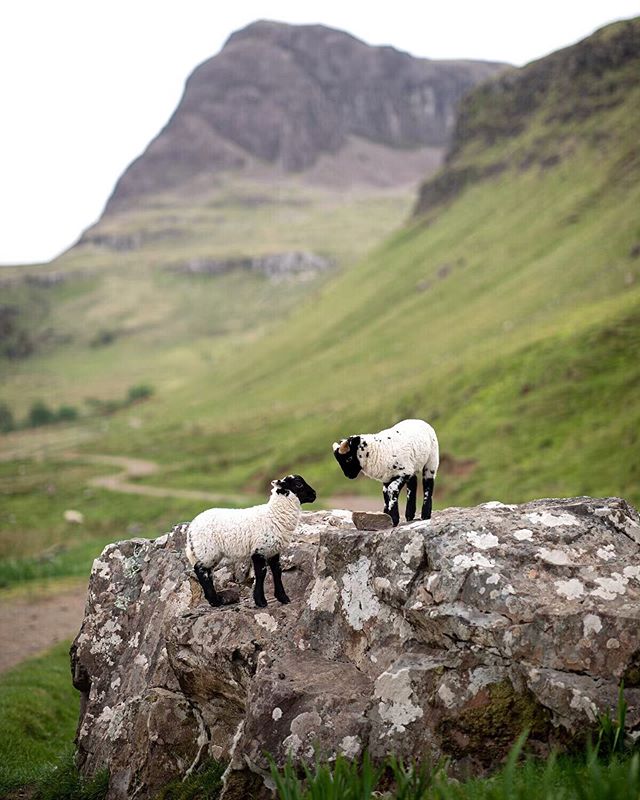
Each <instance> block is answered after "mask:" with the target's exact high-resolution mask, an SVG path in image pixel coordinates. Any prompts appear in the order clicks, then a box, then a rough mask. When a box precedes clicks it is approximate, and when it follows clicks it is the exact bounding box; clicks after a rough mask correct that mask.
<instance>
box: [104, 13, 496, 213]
mask: <svg viewBox="0 0 640 800" xmlns="http://www.w3.org/2000/svg"><path fill="white" fill-rule="evenodd" d="M502 66H503V65H500V64H495V63H490V62H482V61H442V62H438V61H430V60H428V59H421V58H414V57H412V56H410V55H409V54H408V53H402V52H400V51H398V50H395V49H394V48H392V47H371V46H369V45H367V44H365V43H364V42H361V41H359V40H358V39H356V38H355V37H353V36H351V35H350V34H348V33H344V32H343V31H339V30H334V29H332V28H327V27H325V26H323V25H300V26H295V25H285V24H282V23H278V22H269V21H264V20H263V21H259V22H255V23H253V24H251V25H249V26H247V27H246V28H244V29H242V30H240V31H237V32H236V33H234V34H233V35H232V36H231V37H230V38H229V40H228V41H227V43H226V44H225V46H224V48H223V49H222V51H221V52H220V53H219V54H218V55H216V56H214V57H213V58H210V59H208V60H207V61H205V62H204V63H203V64H201V65H200V66H199V67H198V68H197V69H196V70H195V71H194V72H193V73H192V75H191V76H190V77H189V79H188V81H187V84H186V87H185V92H184V96H183V97H182V100H181V101H180V104H179V106H178V108H177V109H176V111H175V112H174V114H173V116H172V117H171V119H170V120H169V122H168V124H167V125H166V127H165V128H164V129H163V130H162V131H161V132H160V133H159V135H158V136H157V137H156V138H155V139H154V140H153V141H152V142H151V144H150V145H149V147H148V148H147V150H146V151H145V152H144V153H143V154H142V156H140V158H138V159H137V160H136V161H134V162H133V163H132V164H131V165H130V166H129V167H128V168H127V170H126V171H125V173H124V174H123V175H122V177H121V178H120V180H119V182H118V184H117V186H116V188H115V191H114V193H113V195H112V197H111V199H110V200H109V203H108V206H107V212H108V213H111V212H113V211H116V210H120V209H121V208H122V207H126V206H130V205H132V204H135V203H139V202H140V201H141V199H144V197H145V196H147V197H149V196H151V195H154V194H157V193H159V192H163V191H166V190H168V189H173V188H175V187H177V186H180V185H181V184H184V183H185V182H187V181H189V180H190V179H192V178H193V177H194V176H196V175H203V174H205V175H215V174H216V173H219V172H221V171H225V170H231V171H237V170H243V171H244V172H245V173H246V172H247V171H251V170H252V168H253V167H255V166H256V165H260V164H261V165H263V166H264V165H277V166H278V167H280V168H281V169H282V170H284V171H285V172H299V171H304V170H308V169H310V168H311V167H313V166H314V165H315V164H316V162H317V161H318V160H319V158H320V157H321V156H322V155H323V154H336V153H338V152H339V151H343V150H345V151H346V150H348V149H349V148H350V147H351V149H354V144H355V143H357V142H359V141H365V142H371V143H373V144H376V145H384V146H385V147H387V148H391V149H394V150H404V151H405V152H406V150H407V149H411V148H429V147H430V148H443V147H444V146H445V145H446V144H447V142H448V139H449V135H450V133H451V130H452V128H453V122H454V116H455V109H456V105H457V103H458V101H459V100H460V98H461V97H462V96H463V95H464V94H465V92H467V91H468V90H469V89H471V88H472V87H473V86H475V85H476V84H477V83H478V82H479V81H481V80H483V79H485V78H486V77H488V76H489V75H492V74H494V73H495V72H496V71H497V70H499V69H501V68H502ZM355 151H356V152H355V153H353V156H355V157H358V156H364V155H366V153H367V150H366V149H365V150H364V151H362V150H361V148H358V147H357V146H356V147H355ZM379 156H380V154H379V153H378V157H379ZM349 160H350V161H354V160H355V159H354V158H350V159H349ZM352 166H353V168H355V167H356V165H355V163H354V164H353V165H352ZM414 178H415V175H414Z"/></svg>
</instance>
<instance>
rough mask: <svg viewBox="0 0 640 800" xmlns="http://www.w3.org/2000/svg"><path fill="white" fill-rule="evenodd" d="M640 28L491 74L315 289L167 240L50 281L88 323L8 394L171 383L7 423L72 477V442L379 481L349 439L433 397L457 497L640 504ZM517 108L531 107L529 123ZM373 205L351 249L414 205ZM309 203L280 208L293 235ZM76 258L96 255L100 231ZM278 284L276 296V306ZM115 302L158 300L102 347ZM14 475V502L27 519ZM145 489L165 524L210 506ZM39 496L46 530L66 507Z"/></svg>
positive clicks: (171, 467)
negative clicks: (340, 448)
mask: <svg viewBox="0 0 640 800" xmlns="http://www.w3.org/2000/svg"><path fill="white" fill-rule="evenodd" d="M629 41H631V42H632V44H633V42H635V43H636V44H635V45H634V46H629ZM639 42H640V24H639V23H638V21H635V22H631V23H622V24H620V25H618V26H612V27H611V28H607V29H605V30H603V31H601V32H599V33H598V34H596V35H595V36H594V37H592V39H590V40H587V42H586V43H583V44H581V45H579V46H577V47H578V48H579V49H578V50H576V49H574V48H570V49H569V50H567V51H563V53H560V54H555V55H554V56H553V57H552V59H553V65H552V66H553V68H552V69H550V68H548V64H547V65H545V62H546V60H543V61H541V62H538V63H537V64H534V65H531V66H530V67H527V68H525V69H524V70H517V71H515V70H514V71H513V72H512V73H510V74H509V75H508V76H506V77H505V78H503V79H498V81H497V82H496V83H495V84H491V85H490V86H489V87H488V88H486V89H482V90H479V94H478V93H476V94H473V95H472V96H471V97H470V98H469V100H468V101H467V103H466V105H465V107H464V109H463V115H462V118H461V120H462V121H461V127H460V130H459V132H458V138H457V140H456V143H455V146H454V149H453V151H452V154H451V156H450V158H449V160H448V162H447V164H446V166H445V167H444V169H443V171H442V172H441V173H440V174H439V175H438V176H436V178H435V179H434V180H433V182H431V183H430V184H429V185H427V186H426V187H425V188H424V189H423V191H422V193H421V202H420V205H419V210H420V215H419V216H418V217H416V218H415V219H414V220H413V221H412V222H411V224H409V225H407V226H405V227H404V228H402V229H400V230H398V231H397V232H396V233H395V234H394V235H392V236H391V237H390V238H387V239H386V241H385V242H384V244H382V245H381V246H379V247H378V248H377V249H375V250H374V251H373V252H371V253H369V254H368V255H367V256H366V257H364V258H363V259H362V260H361V261H360V262H359V263H358V264H357V265H356V266H355V267H353V268H352V269H348V270H343V271H340V272H339V273H338V274H334V275H332V276H330V277H325V278H322V279H320V280H318V281H316V282H315V283H312V284H311V285H306V286H305V287H303V288H301V287H300V286H298V285H296V284H286V285H284V284H278V285H276V286H275V287H265V286H262V287H261V288H260V289H259V290H258V289H256V287H255V286H254V287H253V288H250V287H244V288H243V289H242V291H240V289H239V285H240V284H239V281H240V282H241V277H239V276H226V277H225V278H221V279H206V280H200V281H199V282H198V281H196V282H195V283H188V282H186V279H185V278H180V279H178V278H176V276H170V275H168V274H167V273H166V272H163V271H162V270H161V269H158V265H159V262H158V261H157V260H156V256H151V255H150V256H149V261H148V263H147V264H142V265H141V264H138V265H137V267H136V270H140V272H139V273H138V272H137V271H134V269H133V260H131V259H134V256H133V255H131V254H129V255H126V258H124V260H123V262H122V264H121V267H120V269H121V270H122V272H121V274H120V277H117V276H116V273H113V274H112V273H109V274H104V275H103V274H102V273H100V271H99V270H98V271H97V273H95V274H93V275H92V276H91V277H89V278H88V279H87V280H88V281H89V283H90V284H91V282H92V281H93V284H91V286H90V288H89V289H87V291H83V292H80V291H78V292H77V293H74V292H75V290H74V291H73V292H72V291H71V289H70V288H65V287H64V286H62V287H60V288H57V289H53V290H50V291H54V292H58V291H59V292H62V293H64V292H69V296H65V297H63V298H62V299H63V300H64V303H60V304H58V303H57V302H56V303H52V304H51V310H50V313H51V314H52V315H53V318H55V319H57V320H59V322H58V324H59V325H60V326H61V328H63V327H64V325H68V326H71V328H73V330H74V331H75V333H73V332H72V335H71V338H70V340H69V341H68V342H63V343H61V344H58V345H56V346H55V347H54V346H52V350H51V352H49V353H46V352H44V351H43V353H42V354H41V355H39V356H37V355H36V356H34V357H32V358H31V359H25V360H24V361H21V362H19V363H16V362H12V363H11V365H10V369H9V370H8V372H7V373H6V375H7V380H6V382H5V383H4V385H3V395H4V399H6V400H7V402H9V403H10V404H18V403H21V402H25V401H26V400H29V401H30V400H32V399H34V398H37V397H38V396H41V395H42V394H44V393H45V392H47V393H48V396H50V397H51V398H52V399H55V401H56V402H58V403H63V402H65V403H68V402H74V403H82V401H83V398H85V397H87V396H92V395H93V396H97V397H112V396H115V397H122V396H123V394H124V393H125V392H126V390H127V387H128V386H130V385H131V384H133V383H134V382H139V381H145V382H149V383H151V384H153V386H154V388H155V392H154V394H153V396H152V397H151V398H150V399H149V400H147V401H145V402H143V403H140V404H137V405H135V406H127V407H126V408H124V409H123V410H121V411H118V412H116V413H113V414H111V415H100V414H93V415H85V416H83V418H81V419H80V420H79V421H78V422H77V423H75V424H73V425H70V426H59V427H57V428H56V429H55V430H54V429H53V428H50V429H47V431H46V432H45V431H44V429H42V432H38V431H36V432H31V433H29V434H28V435H27V433H25V432H18V433H13V434H10V435H8V436H5V437H2V438H1V439H0V447H2V448H3V449H4V453H5V458H11V456H12V454H13V455H21V456H23V457H27V456H28V454H29V453H44V456H45V457H46V458H47V459H49V461H46V460H45V462H44V463H45V464H50V467H51V469H52V470H55V475H56V480H57V482H58V483H59V484H60V485H61V486H62V485H64V484H65V481H66V480H67V478H69V481H71V478H70V477H69V475H70V473H69V474H68V473H67V470H68V469H72V465H66V464H65V462H62V461H61V460H60V459H59V457H58V456H57V455H56V453H59V452H60V451H61V450H64V449H65V448H66V449H69V448H70V447H73V448H74V449H75V450H76V451H79V456H80V458H81V456H82V453H83V452H85V453H96V452H101V453H112V454H117V455H120V454H129V455H133V456H137V457H144V458H150V459H154V460H157V461H158V462H160V464H161V472H160V473H159V474H156V475H154V476H152V477H149V478H146V479H141V480H140V482H141V483H144V482H147V483H152V484H154V485H163V486H170V487H171V486H172V487H177V488H190V489H207V490H214V491H215V490H220V491H225V492H229V493H237V492H239V491H247V492H249V493H253V494H255V493H256V492H257V493H258V494H259V493H261V492H263V491H264V488H265V487H266V486H267V484H268V481H269V480H270V479H271V478H272V477H274V476H275V475H278V474H281V473H285V472H288V471H291V470H293V469H295V470H296V471H299V472H302V473H303V474H304V475H305V477H306V478H307V480H309V482H310V483H312V484H313V485H314V486H316V488H317V489H318V491H319V494H320V495H321V496H324V497H325V498H326V497H328V496H329V494H330V493H334V492H353V491H358V492H366V493H375V494H377V493H378V492H379V487H378V486H377V485H375V484H373V483H372V482H370V481H364V480H363V481H357V482H355V483H350V482H347V481H346V480H345V479H344V478H343V477H342V474H341V473H340V471H339V469H338V468H337V466H336V465H335V463H334V461H333V458H332V456H331V450H330V445H331V442H332V441H333V440H334V439H336V438H337V437H339V436H341V435H346V434H349V433H354V432H365V431H370V430H377V429H379V428H380V427H382V426H386V425H388V424H390V423H392V422H394V421H396V420H398V419H400V418H403V417H406V416H414V415H415V416H421V417H424V418H426V419H429V420H431V421H433V423H434V425H435V426H436V428H437V430H438V433H439V436H440V440H441V449H442V452H443V454H444V458H443V463H442V467H441V473H440V476H439V479H438V484H437V487H436V501H437V505H439V506H443V505H449V504H456V503H458V504H467V503H474V502H478V501H483V500H490V499H496V498H498V499H501V500H503V501H505V502H515V501H523V500H527V499H529V498H532V497H536V496H544V495H547V496H549V495H551V496H553V495H573V494H582V493H585V494H592V495H607V494H617V495H623V496H625V497H627V498H628V499H630V500H631V501H633V502H635V503H636V504H637V503H640V456H639V455H638V453H640V447H639V441H638V438H639V434H638V431H640V391H639V390H640V359H639V358H638V354H639V353H640V218H639V216H638V211H637V210H638V208H640V148H639V145H638V137H637V130H638V124H639V122H640V119H639V112H640V85H638V82H637V81H631V80H629V76H630V75H637V70H638V67H639V63H638V55H637V54H638V53H639V52H640V46H639V45H638V43H639ZM592 53H597V54H598V58H595V59H591V58H590V54H592ZM541 65H542V66H541ZM570 68H571V69H574V71H576V70H577V72H576V75H578V76H582V78H581V79H580V80H578V78H575V79H574V80H573V81H569V82H568V83H565V84H563V85H562V86H561V87H560V88H562V92H560V91H559V87H558V83H557V75H562V74H564V73H565V72H567V71H568V70H569V69H570ZM585 71H586V72H585ZM583 73H585V74H583ZM572 86H575V89H576V93H577V94H575V95H572V94H571V87H572ZM585 86H587V87H588V91H585ZM520 93H522V95H523V96H524V99H522V96H521V94H520ZM479 97H480V98H481V99H482V102H480V101H479V99H478V98H479ZM509 97H510V98H511V99H510V100H509V99H508V98H509ZM505 98H507V99H505ZM527 98H528V99H527ZM532 98H533V100H532ZM603 98H604V99H603ZM505 103H506V106H505ZM492 104H493V105H492ZM558 104H560V106H562V107H563V108H566V109H571V113H567V114H559V113H558ZM508 107H512V108H514V109H516V110H517V109H524V111H522V113H518V114H516V113H515V111H514V115H513V117H512V118H511V123H513V124H507V123H508V122H509V114H508V113H507V112H506V111H505V108H508ZM576 109H577V110H576ZM516 117H517V119H516ZM491 120H493V124H492V125H490V124H489V121H491ZM376 203H377V201H376ZM354 208H355V207H354ZM372 208H377V213H376V214H374V213H373V212H371V213H369V212H367V211H362V207H361V208H360V209H356V210H357V214H360V215H364V218H362V217H360V216H358V217H357V218H356V216H357V215H356V214H354V215H353V216H349V215H348V214H347V212H346V211H344V210H341V209H339V208H338V207H337V206H334V211H335V214H334V216H332V217H331V219H332V220H333V222H332V223H331V224H332V225H334V223H336V221H337V219H338V217H339V215H340V214H343V217H342V220H343V223H344V228H343V230H342V233H343V234H344V236H343V238H342V240H341V241H342V246H343V248H345V249H344V250H343V253H346V252H347V248H348V247H352V248H355V246H356V243H354V242H353V241H352V240H351V236H350V232H352V231H354V230H355V231H357V230H360V229H359V228H358V226H362V230H367V231H368V233H369V236H370V237H371V238H373V237H374V234H375V230H376V229H378V230H379V231H382V228H383V227H384V226H383V225H382V223H381V219H385V222H387V223H388V224H389V225H390V224H391V216H390V215H389V216H385V212H384V210H383V209H382V207H381V206H380V205H379V204H377V205H375V206H372ZM396 208H397V207H396ZM298 210H299V209H298ZM251 213H253V212H251ZM256 213H258V212H256ZM296 213H297V212H296ZM300 213H303V212H302V211H301V212H300ZM238 219H240V217H238ZM396 219H397V216H396ZM301 225H302V227H298V228H296V229H295V231H297V233H296V232H295V231H294V230H293V229H292V230H291V231H290V232H288V231H287V226H286V225H283V226H281V227H279V228H278V231H279V234H278V235H279V236H280V237H281V241H284V240H285V239H286V240H287V242H288V241H289V239H288V238H287V237H288V236H289V235H292V236H293V235H296V236H297V235H301V231H302V230H303V229H304V225H303V224H302V223H301ZM352 226H353V227H352ZM339 227H340V226H339V225H338V226H337V227H336V228H334V232H335V229H337V228H339ZM330 228H331V225H328V224H327V226H326V227H325V228H324V229H323V228H320V229H317V230H316V233H314V237H315V238H314V239H313V244H310V245H309V246H313V247H315V246H317V244H318V243H321V241H320V240H321V238H322V234H321V233H318V230H320V231H322V230H324V232H325V234H326V232H327V231H328V230H329V229H330ZM203 236H204V235H203ZM371 238H369V239H367V241H371ZM205 239H206V237H204V238H203V242H204V241H205ZM365 239H366V236H364V235H363V236H362V238H361V240H360V242H361V243H363V242H364V240H365ZM328 240H329V237H328V235H327V241H328ZM216 241H217V240H216ZM242 241H243V239H242V234H240V233H239V234H238V238H237V240H236V242H237V243H238V244H240V243H242ZM255 241H256V242H257V241H258V239H256V240H255ZM309 241H310V242H311V239H309ZM217 246H218V245H216V247H217ZM161 249H162V248H161ZM149 252H151V251H149ZM158 252H159V251H158ZM163 253H164V254H163V255H162V258H169V257H170V258H174V253H173V252H169V251H166V252H164V250H163ZM356 255H357V253H356V252H355V249H352V250H351V251H350V256H351V257H354V256H356ZM345 257H346V256H345ZM69 258H70V259H75V260H74V261H73V264H74V266H77V267H79V265H80V262H81V260H82V259H81V253H75V254H72V255H71V256H69ZM157 258H160V255H157ZM227 278H228V279H229V281H227ZM91 287H93V288H91ZM131 287H133V288H131ZM245 290H246V291H245ZM254 291H255V296H253V299H248V298H252V294H251V292H254ZM260 292H263V294H260ZM147 293H148V294H147ZM260 303H263V306H264V309H265V315H266V316H259V315H258V317H256V316H255V309H256V308H258V307H260ZM74 304H75V305H74ZM108 304H111V310H109V311H108V312H107V311H106V310H105V308H106V306H107V305H108ZM71 309H75V311H74V313H71V315H70V316H69V312H70V310H71ZM214 312H215V313H214ZM101 314H102V315H104V317H101V316H100V315H101ZM234 315H235V316H234ZM252 315H253V316H252ZM63 317H64V320H63V319H62V318H63ZM279 317H282V319H281V320H278V318H279ZM254 318H255V319H256V320H257V321H258V322H257V324H254V325H251V326H249V327H247V324H246V323H247V320H249V321H251V320H252V319H254ZM234 319H237V324H234V323H233V322H232V321H233V320H234ZM265 319H268V323H269V324H268V325H266V326H265V325H263V324H262V322H260V320H265ZM105 320H108V322H107V321H105ZM113 320H119V324H120V325H121V326H122V328H123V329H125V330H126V329H127V325H129V324H132V325H133V323H132V322H131V321H132V320H135V325H133V327H134V330H133V331H129V332H127V334H126V335H125V334H123V335H122V336H117V337H116V338H115V341H114V342H113V343H112V344H110V345H109V346H105V347H91V346H90V343H89V338H90V336H92V335H94V331H95V329H96V327H99V326H100V325H107V324H109V325H112V324H115V323H114V322H113ZM219 320H225V322H224V324H225V325H226V326H227V327H226V328H225V331H226V334H225V335H224V336H221V335H219V333H218V331H217V329H216V327H215V326H216V324H218V322H219ZM71 328H70V330H71ZM45 433H46V441H45ZM78 463H80V462H77V463H76V466H75V469H79V467H78ZM26 468H28V469H29V470H32V469H34V467H33V465H32V464H31V462H29V463H28V464H27V465H26ZM45 472H46V469H45ZM65 475H67V478H65ZM43 480H44V479H43ZM5 485H7V486H8V488H7V504H6V508H7V509H8V510H7V513H8V514H13V515H14V517H15V518H16V519H17V520H18V522H17V523H16V525H17V527H18V528H20V526H21V525H22V528H20V529H21V530H24V529H25V527H28V524H27V523H25V522H24V521H21V520H22V518H21V517H20V514H21V513H24V512H20V511H16V509H17V508H18V502H19V500H18V497H17V495H16V493H15V491H14V489H12V488H11V485H10V481H9V482H8V483H7V484H5ZM41 485H42V484H41ZM76 486H78V487H79V488H78V489H77V493H76V496H75V497H73V498H72V497H68V498H67V500H68V502H69V503H71V502H73V503H74V507H78V508H80V510H82V511H84V512H85V513H88V514H90V513H91V509H96V508H99V509H100V511H99V516H100V519H101V520H102V522H100V525H101V528H100V530H101V531H102V532H103V534H105V535H106V533H107V532H108V531H110V530H112V529H115V527H117V526H115V524H114V523H115V520H116V517H117V519H118V520H121V519H122V515H121V514H119V513H116V509H118V507H119V506H120V505H121V501H120V499H119V497H118V496H116V495H106V493H104V492H102V494H101V493H100V490H95V492H96V493H97V494H94V495H92V496H91V497H89V498H87V497H85V496H84V495H83V490H82V484H77V483H76ZM42 491H43V492H44V489H43V490H42ZM61 491H62V490H61ZM34 496H35V495H30V498H29V499H28V500H27V501H26V502H27V504H31V503H33V502H35V500H34V499H33V498H34ZM96 497H98V498H99V500H96V499H95V498H96ZM39 502H40V508H42V507H43V506H44V505H45V504H46V501H45V500H44V499H43V498H42V497H41V498H40V501H39ZM135 502H136V503H139V504H140V509H139V510H138V511H137V512H136V513H137V514H138V515H139V516H140V517H141V518H143V519H144V520H145V530H146V527H147V526H149V527H151V528H152V527H153V525H154V524H155V523H156V522H157V523H158V525H160V524H161V523H162V524H164V523H166V521H167V519H168V518H170V516H171V514H174V515H175V518H176V519H184V518H186V517H188V515H189V513H190V512H191V509H192V508H193V511H194V512H195V510H197V506H198V503H189V504H185V503H184V502H183V503H182V504H181V505H178V504H177V502H178V501H172V500H169V499H168V500H167V501H166V503H164V504H162V503H161V502H160V501H158V500H146V499H145V498H136V499H135ZM153 504H155V505H153ZM160 505H162V508H160V507H159V506H160ZM142 506H144V508H142ZM123 507H124V506H123ZM109 509H111V511H110V510H109ZM145 509H146V510H145ZM61 511H62V509H61V507H58V508H57V510H56V511H55V514H56V515H58V516H57V517H56V518H57V519H59V515H60V514H61ZM42 515H44V516H42ZM35 517H36V518H37V520H39V521H38V522H37V525H38V526H40V527H41V528H43V529H44V528H45V527H46V524H47V519H46V511H42V512H41V513H38V514H36V515H35ZM109 520H111V524H112V525H113V528H110V522H109ZM94 523H95V524H94V528H95V530H98V528H96V527H95V525H97V523H98V520H95V519H94ZM34 524H36V523H35V522H34ZM118 524H119V525H120V531H121V527H122V526H121V523H120V522H119V523H118ZM65 530H66V529H61V530H60V533H59V535H60V536H63V535H64V531H65ZM15 531H16V528H14V529H13V533H12V532H8V534H7V535H8V537H9V539H10V538H11V537H12V536H15ZM37 539H38V537H37V536H36V537H35V540H37ZM96 542H97V540H96ZM33 552H38V551H37V549H34V550H29V548H25V549H24V552H23V556H24V557H25V558H27V557H28V556H29V555H30V554H32V553H33Z"/></svg>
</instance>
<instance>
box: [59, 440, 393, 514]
mask: <svg viewBox="0 0 640 800" xmlns="http://www.w3.org/2000/svg"><path fill="white" fill-rule="evenodd" d="M67 457H68V458H74V459H75V458H77V459H80V460H82V461H86V462H87V463H88V464H104V466H108V467H117V468H119V470H120V472H116V473H115V474H112V475H100V476H98V477H97V478H91V479H90V480H89V481H87V484H88V485H89V486H96V487H99V488H101V489H107V490H109V491H110V492H124V493H125V494H139V495H145V496H147V497H179V498H181V499H185V500H206V501H207V502H209V503H221V502H223V501H225V500H233V501H234V502H237V503H238V504H239V505H241V504H242V503H243V502H244V501H245V500H246V495H244V494H230V493H229V492H204V491H201V490H195V489H174V488H171V487H163V486H149V485H147V484H139V483H133V482H132V479H135V478H147V477H148V476H149V475H155V474H156V473H157V472H158V470H159V466H158V464H157V463H156V462H155V461H147V460H145V459H142V458H128V457H127V456H105V455H84V454H79V453H69V454H68V456H67ZM324 505H326V506H327V507H328V508H346V509H347V510H349V511H354V510H355V509H358V510H359V511H380V510H381V508H380V506H381V505H382V500H381V499H378V498H374V497H363V496H361V495H338V496H335V497H328V498H327V500H326V501H325V502H324Z"/></svg>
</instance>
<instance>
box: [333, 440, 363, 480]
mask: <svg viewBox="0 0 640 800" xmlns="http://www.w3.org/2000/svg"><path fill="white" fill-rule="evenodd" d="M359 446H360V437H359V436H350V437H349V438H348V439H343V440H342V441H341V442H340V444H338V443H337V442H334V445H333V455H334V456H335V457H336V460H337V461H338V464H340V466H341V467H342V471H343V472H344V474H345V475H346V476H347V478H351V480H353V479H354V478H357V477H358V475H359V474H360V470H361V469H362V467H361V466H360V460H359V459H358V447H359ZM341 451H344V452H341Z"/></svg>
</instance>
